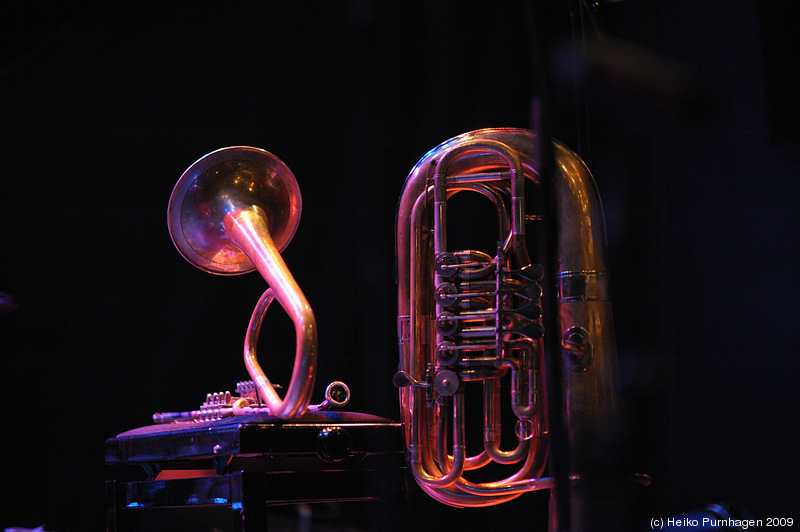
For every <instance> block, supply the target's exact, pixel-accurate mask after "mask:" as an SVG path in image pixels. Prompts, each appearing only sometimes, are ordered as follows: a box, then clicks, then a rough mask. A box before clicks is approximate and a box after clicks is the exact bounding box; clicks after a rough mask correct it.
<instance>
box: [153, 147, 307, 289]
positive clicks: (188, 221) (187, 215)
mask: <svg viewBox="0 0 800 532" xmlns="http://www.w3.org/2000/svg"><path fill="white" fill-rule="evenodd" d="M241 209H245V210H254V211H258V213H259V215H260V216H261V217H263V218H264V219H265V220H266V221H267V227H268V230H269V234H270V235H271V237H272V240H273V241H274V242H275V247H276V248H277V249H278V251H279V252H280V251H283V250H284V249H285V248H286V246H287V245H288V244H289V241H291V239H292V237H293V236H294V233H295V231H296V230H297V225H298V223H299V221H300V213H301V210H302V199H301V197H300V189H299V187H298V185H297V180H296V179H295V177H294V174H293V173H292V171H291V170H289V168H288V167H287V166H286V165H285V164H284V163H283V161H281V160H280V159H278V158H277V157H275V156H274V155H272V154H271V153H269V152H268V151H265V150H261V149H258V148H251V147H248V146H232V147H228V148H222V149H219V150H216V151H213V152H211V153H209V154H207V155H205V156H203V157H201V158H200V159H198V160H197V161H196V162H195V163H194V164H192V165H191V166H190V167H189V168H188V169H187V170H186V171H185V172H184V173H183V175H182V176H181V178H180V179H179V180H178V183H177V184H176V185H175V188H174V189H173V191H172V196H171V197H170V200H169V208H168V223H169V232H170V236H171V237H172V241H173V242H174V243H175V247H177V248H178V251H180V253H181V255H183V257H184V258H185V259H186V260H188V261H189V262H190V263H192V264H194V265H195V266H197V267H198V268H200V269H201V270H205V271H207V272H209V273H214V274H219V275H236V274H242V273H247V272H250V271H253V270H254V269H255V265H254V264H253V262H252V261H251V260H250V258H249V257H248V256H247V254H246V253H245V252H244V251H242V249H241V248H240V246H237V245H236V244H234V243H233V241H232V240H231V238H229V235H227V234H226V233H225V228H224V223H223V221H224V219H225V215H226V214H228V213H231V212H233V211H235V210H241Z"/></svg>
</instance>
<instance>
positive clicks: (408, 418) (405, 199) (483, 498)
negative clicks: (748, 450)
mask: <svg viewBox="0 0 800 532" xmlns="http://www.w3.org/2000/svg"><path fill="white" fill-rule="evenodd" d="M537 145H538V138H537V134H536V133H534V132H532V131H529V130H522V129H510V128H509V129H483V130H478V131H473V132H470V133H466V134H463V135H460V136H458V137H455V138H453V139H451V140H448V141H446V142H444V143H443V144H441V145H439V146H438V147H436V148H434V149H433V150H431V151H430V152H428V153H427V154H426V155H425V156H424V157H423V158H422V159H421V160H420V161H419V162H418V163H417V164H416V166H414V168H413V169H412V170H411V173H410V174H409V176H408V178H407V180H406V182H405V185H404V187H403V191H402V195H401V197H400V201H399V204H398V210H397V242H396V243H397V277H398V279H397V283H398V340H399V350H400V362H399V371H398V372H397V373H396V375H395V377H394V384H395V385H396V386H397V387H398V388H399V395H400V409H401V416H402V421H403V425H404V430H405V440H406V448H405V454H406V458H407V462H408V464H409V469H410V471H411V472H412V473H413V475H414V477H415V479H416V481H417V483H418V484H419V485H420V487H421V488H422V489H423V490H424V491H425V492H426V493H428V494H429V495H431V496H432V497H433V498H435V499H436V500H438V501H440V502H442V503H445V504H447V505H451V506H455V507H482V506H490V505H496V504H500V503H503V502H506V501H509V500H511V499H514V498H516V497H519V496H520V495H521V494H523V493H526V492H529V491H534V490H541V489H551V490H552V489H554V487H555V486H556V478H555V477H554V476H553V475H551V476H547V477H543V476H542V475H543V474H544V471H545V468H546V466H547V464H548V452H550V451H549V449H548V448H549V443H550V442H549V440H551V437H550V436H551V433H550V428H549V419H548V411H552V410H550V408H552V407H553V406H556V407H557V408H561V409H562V410H560V412H563V426H564V428H565V431H566V434H567V437H568V441H569V457H570V460H569V463H570V467H569V472H568V478H569V481H568V482H569V483H570V484H573V483H578V482H580V478H581V475H582V468H583V465H584V464H585V463H586V462H587V461H589V460H591V459H592V458H591V457H592V456H593V453H594V452H596V449H593V448H592V441H595V442H599V441H600V440H597V439H595V438H599V437H603V436H604V434H603V432H604V431H610V430H613V427H614V426H615V423H616V421H617V411H618V388H619V385H618V368H617V360H616V352H615V341H614V333H613V322H612V312H611V303H610V297H609V283H608V271H607V267H606V261H605V256H604V255H605V228H604V221H603V214H602V208H601V205H600V200H599V197H598V194H597V191H596V187H595V183H594V181H593V178H592V176H591V174H590V172H589V170H588V169H587V167H586V166H585V164H584V163H583V161H581V159H580V158H579V157H578V156H577V155H576V154H575V153H573V152H572V151H570V150H569V149H568V148H567V147H565V146H564V145H562V144H560V143H559V142H556V141H554V142H553V144H552V149H553V159H554V162H555V164H554V165H553V168H554V171H553V172H552V174H553V177H552V178H547V177H546V176H545V175H541V174H540V170H539V169H540V168H541V156H540V155H539V154H538V151H539V148H537ZM546 179H550V180H551V181H548V182H545V180H546ZM542 185H547V187H549V189H548V190H549V194H548V196H549V197H546V198H542V197H536V194H537V193H539V195H540V196H541V189H542ZM466 192H470V193H473V194H478V195H479V196H482V197H483V198H485V199H486V200H488V202H489V204H491V205H490V206H491V207H493V209H494V211H495V212H496V217H497V231H498V232H497V246H496V250H490V252H489V253H487V252H485V251H477V250H472V249H461V250H459V249H451V247H450V246H449V242H450V241H452V239H451V238H450V236H451V235H450V234H449V231H453V230H454V228H453V227H448V202H449V201H450V200H451V198H452V197H453V196H454V195H456V194H459V193H466ZM535 200H537V201H535ZM479 201H483V200H479ZM551 202H552V203H551ZM543 204H545V205H548V207H547V208H546V209H543V208H542V205H543ZM537 209H539V210H538V212H537ZM550 213H554V216H555V217H557V220H556V222H557V223H555V224H554V226H553V227H555V230H554V232H553V235H554V238H551V240H554V242H552V243H548V245H549V246H550V247H549V248H547V247H545V246H542V245H541V243H540V242H532V239H531V237H530V236H529V234H528V233H529V232H531V233H534V232H536V231H529V228H532V229H534V230H535V229H537V227H536V225H535V224H541V223H542V222H543V221H547V220H546V217H547V216H551V214H550ZM540 232H541V231H540ZM553 266H554V267H555V269H554V271H548V270H549V269H552V267H553ZM543 297H544V298H545V300H546V299H547V298H548V297H552V301H554V304H553V305H549V306H548V305H543V303H542V301H543ZM543 306H544V308H545V310H544V311H543V310H542V309H543ZM550 307H554V308H555V310H556V315H555V316H545V315H543V312H546V311H547V309H548V308H550ZM548 323H552V326H553V328H552V329H553V330H545V324H548ZM554 338H555V342H556V343H552V344H546V343H545V340H548V342H549V341H552V340H553V339H554ZM546 345H557V346H558V351H559V352H558V353H556V356H555V357H554V358H553V360H557V361H560V362H554V363H558V364H560V366H559V368H557V369H558V370H559V371H558V372H557V373H560V374H561V378H560V383H561V390H563V394H561V395H559V396H557V398H556V399H555V400H553V399H551V398H549V397H548V386H547V383H548V381H547V379H546V378H545V377H546V370H547V369H548V367H549V366H548V362H547V360H546V356H545V354H546ZM561 364H563V365H561ZM506 390H507V391H508V394H505V391H506ZM476 395H477V396H478V398H479V399H478V400H477V401H475V403H479V404H480V405H481V406H480V407H477V406H476V407H475V411H476V412H475V413H476V415H474V416H470V415H468V414H467V406H468V405H470V404H472V403H470V399H472V398H473V397H475V396H476ZM467 397H468V398H469V399H465V398H467ZM562 398H563V399H562ZM549 401H557V402H558V403H560V404H558V405H555V404H550V405H548V402H549ZM548 406H549V407H550V408H548ZM470 412H472V411H470ZM475 418H478V420H479V421H478V423H481V421H480V420H482V423H481V424H482V427H481V428H480V430H479V431H478V430H476V431H475V433H477V434H479V436H478V437H476V440H477V443H474V442H473V443H470V444H469V445H468V444H467V443H465V442H467V441H468V440H467V438H466V434H467V433H468V432H467V430H468V429H467V427H466V423H467V421H468V420H470V419H475ZM504 419H510V420H511V421H512V423H513V431H512V430H511V427H510V426H508V423H506V429H504V427H503V420H504ZM509 440H511V443H509ZM469 441H471V440H469ZM470 446H472V447H470ZM487 476H488V477H490V478H489V479H488V480H487Z"/></svg>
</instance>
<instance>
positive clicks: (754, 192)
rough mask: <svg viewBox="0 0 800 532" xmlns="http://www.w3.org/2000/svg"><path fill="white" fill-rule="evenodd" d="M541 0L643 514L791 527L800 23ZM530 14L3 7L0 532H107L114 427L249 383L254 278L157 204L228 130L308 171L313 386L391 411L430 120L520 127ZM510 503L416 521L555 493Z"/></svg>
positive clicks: (289, 253) (305, 254) (753, 8)
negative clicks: (406, 251) (590, 178)
mask: <svg viewBox="0 0 800 532" xmlns="http://www.w3.org/2000/svg"><path fill="white" fill-rule="evenodd" d="M551 4H552V5H549V6H548V7H547V9H546V10H545V11H546V14H545V18H546V19H547V25H546V27H547V28H548V31H547V35H544V34H543V35H540V37H543V38H544V37H546V40H547V43H549V45H551V46H547V47H546V49H547V50H548V52H551V51H552V54H551V53H548V55H547V57H548V59H549V60H550V61H551V64H552V65H553V67H552V68H551V69H550V72H549V73H550V75H551V77H552V80H551V81H552V85H551V89H552V101H551V111H552V114H553V123H552V126H553V133H554V135H555V136H556V137H558V138H560V139H561V140H563V141H565V142H566V143H567V144H569V145H572V146H573V147H574V148H576V149H579V151H580V152H581V155H582V156H583V157H584V159H585V160H586V161H587V163H588V165H589V167H590V168H592V171H593V173H594V175H595V178H596V179H597V181H598V186H599V189H600V192H601V195H602V197H603V201H604V207H605V211H606V222H607V232H608V240H609V255H610V261H611V271H612V275H613V292H614V304H615V319H616V331H617V339H618V344H619V353H620V363H621V369H622V376H623V385H624V390H623V391H624V392H625V395H626V398H627V401H628V404H629V406H630V412H631V428H632V431H631V441H630V453H631V459H632V462H634V463H637V464H640V465H641V470H642V471H645V472H649V473H650V474H651V475H652V477H653V481H654V483H653V485H652V486H651V487H650V488H648V491H647V492H646V494H645V495H643V496H641V500H640V501H638V502H637V506H636V508H635V510H634V512H633V513H634V514H635V519H639V520H641V523H642V524H643V525H644V524H646V523H647V520H649V518H651V517H662V516H667V515H674V514H678V513H681V512H684V511H688V510H692V509H696V508H701V507H703V506H704V505H705V504H708V503H715V502H723V501H725V502H729V503H731V504H733V505H734V506H735V507H736V508H738V509H741V511H743V512H748V513H749V514H751V515H753V516H754V517H758V518H766V517H793V518H795V519H798V518H800V515H793V514H792V512H793V511H795V510H796V508H797V505H796V501H795V500H794V498H793V494H796V493H797V492H798V489H799V488H800V486H798V481H797V479H798V478H799V477H800V460H798V457H797V452H796V444H795V440H794V438H793V436H794V433H796V432H797V430H796V429H797V414H796V408H797V406H798V404H800V401H798V391H797V389H798V386H797V384H796V380H797V373H798V369H800V362H798V359H799V358H798V357H797V352H796V346H797V345H798V343H799V341H800V335H799V334H798V330H799V329H800V328H798V326H797V317H798V302H797V301H798V297H799V296H800V293H798V283H797V268H798V266H797V265H798V263H799V262H800V244H798V238H797V234H798V228H800V227H799V225H798V214H797V202H798V192H799V191H800V187H799V186H798V177H800V175H799V173H798V158H799V157H798V136H799V133H798V107H799V106H798V103H797V101H796V94H798V93H800V89H799V88H798V87H797V82H796V80H794V77H793V75H792V72H793V71H796V68H797V60H796V53H797V49H798V38H797V36H796V34H797V32H796V30H794V29H792V27H791V23H792V22H793V21H796V20H797V19H796V18H795V17H793V16H792V13H791V11H790V10H787V9H786V6H785V5H782V4H781V3H778V2H764V3H763V5H760V4H757V3H750V2H741V3H723V2H691V1H678V2H674V1H673V2H661V1H635V0H630V1H628V2H619V3H616V2H601V3H600V4H599V6H597V8H596V9H586V10H584V11H583V16H581V12H580V11H579V9H578V7H577V6H578V3H577V2H575V3H573V4H572V8H573V9H572V12H570V9H569V7H570V4H569V3H567V2H552V3H551ZM783 4H786V5H788V4H790V3H789V2H784V3H783ZM590 13H591V17H589V14H590ZM529 16H530V12H529V11H528V10H527V9H525V5H524V4H523V3H521V2H493V3H491V5H489V3H485V5H481V6H477V5H472V4H469V5H464V4H461V3H460V2H452V1H450V2H437V3H435V4H434V3H423V2H414V1H412V2H377V1H371V0H350V1H346V2H345V1H341V2H305V3H303V4H298V3H292V2H278V3H255V2H252V3H251V2H234V3H226V4H225V6H224V7H223V6H222V3H219V4H218V5H213V4H211V3H208V4H204V3H200V4H195V3H173V2H168V3H162V4H159V5H155V4H153V5H146V4H133V3H132V4H130V5H127V6H121V5H120V4H117V3H114V4H106V3H83V4H81V3H76V4H74V5H70V6H66V5H64V6H58V5H51V4H48V5H47V8H46V9H45V8H40V7H38V6H36V5H35V4H28V5H27V7H18V8H16V10H15V11H13V12H12V13H11V14H9V15H8V16H6V17H4V20H3V22H2V26H3V28H2V30H3V31H2V35H3V47H2V54H3V56H2V65H0V83H1V84H2V85H1V87H2V93H0V105H2V115H1V116H0V128H1V129H0V131H2V137H1V138H2V156H3V161H2V164H1V165H0V222H2V225H1V226H0V231H1V232H0V291H4V292H7V293H10V294H13V295H14V296H16V298H17V301H18V303H19V309H18V310H16V311H13V312H5V313H2V314H0V352H1V353H2V358H0V364H2V370H0V374H1V375H2V377H0V379H1V381H0V382H1V383H2V387H1V388H0V390H2V392H0V396H2V417H3V431H2V438H1V440H2V461H3V477H2V478H3V484H4V485H5V486H6V488H7V489H6V490H5V495H4V496H3V500H2V505H0V506H1V507H2V514H0V515H1V516H2V517H1V518H0V526H3V527H7V526H28V527H34V526H37V525H41V524H42V523H46V524H47V525H48V530H50V529H52V530H62V531H69V530H99V529H102V528H103V526H104V486H103V482H104V478H105V474H106V472H105V468H104V465H103V442H104V440H105V439H106V438H108V437H111V436H113V435H115V434H117V433H119V432H122V431H124V430H127V429H130V428H133V427H136V426H140V425H145V424H148V423H149V419H150V416H151V415H152V413H153V412H156V411H164V410H184V409H187V410H188V409H193V408H196V406H197V405H198V404H199V403H201V402H202V400H203V398H204V397H205V394H206V393H207V392H210V391H217V390H224V389H231V388H233V387H234V385H235V383H236V382H237V381H238V380H241V379H243V378H245V377H246V373H245V370H244V366H243V364H242V362H241V344H242V341H243V338H244V331H245V327H246V324H247V320H248V318H249V315H250V312H251V311H252V308H253V305H254V304H255V302H256V300H257V299H258V296H259V295H260V293H261V291H262V290H263V289H264V282H263V279H261V278H260V277H259V276H258V275H257V274H251V275H247V276H237V277H217V276H211V275H208V274H206V273H204V272H202V271H200V270H197V269H195V268H194V267H192V266H190V265H189V264H188V263H187V262H185V261H184V260H183V259H182V258H181V257H180V255H179V254H178V253H177V251H176V250H175V249H174V247H173V245H172V243H171V241H170V237H169V234H168V232H167V228H166V204H167V200H168V198H169V195H170V192H171V190H172V187H173V186H174V184H175V182H176V181H177V179H178V177H179V176H180V175H181V174H182V172H183V171H184V170H185V169H186V168H187V167H188V166H189V165H190V164H191V163H192V162H194V161H195V160H196V159H197V158H199V157H200V156H201V155H203V154H205V153H207V152H209V151H212V150H214V149H216V148H220V147H223V146H228V145H253V146H257V147H262V148H265V149H267V150H269V151H271V152H272V153H274V154H276V155H277V156H278V157H280V158H281V159H282V160H283V161H284V162H286V164H287V165H288V166H289V167H290V168H291V169H292V171H293V172H294V173H295V175H296V176H297V178H298V181H299V183H300V188H301V191H302V194H303V202H304V205H303V216H302V219H301V222H300V227H299V229H298V232H297V234H296V236H295V239H294V240H293V241H292V243H291V244H290V245H289V247H288V248H287V250H286V251H285V253H284V258H285V260H286V262H287V263H288V264H289V266H290V268H291V269H292V271H293V273H294V275H295V277H296V278H297V280H298V282H299V284H300V286H301V287H303V290H304V292H305V293H306V295H307V297H308V299H309V301H310V302H311V304H312V306H313V307H314V310H315V313H316V316H317V320H318V323H319V334H320V337H319V339H320V364H319V372H318V380H317V387H316V397H315V400H317V401H318V400H320V396H321V394H322V390H324V386H325V384H326V383H327V382H330V381H331V380H334V379H341V380H344V381H346V382H347V383H348V384H349V385H350V387H351V390H352V392H353V399H352V402H351V405H350V406H351V408H352V409H353V410H357V411H365V412H369V413H373V414H378V415H383V416H386V417H389V418H393V419H397V418H398V412H397V398H396V395H397V394H396V391H395V389H394V387H393V386H392V384H391V379H392V375H393V373H394V372H395V371H396V367H397V354H396V332H395V321H396V311H395V307H396V293H395V284H394V261H395V256H394V233H395V230H394V223H395V220H394V216H395V208H396V204H397V199H398V197H399V194H400V190H401V187H402V184H403V182H404V180H405V176H406V175H407V173H408V171H409V170H410V168H411V167H412V166H413V165H414V164H415V163H416V161H417V160H418V159H419V158H420V157H422V155H423V154H424V153H425V152H426V151H428V150H429V149H431V148H432V147H434V146H436V145H437V144H439V143H440V142H442V141H444V140H446V139H448V138H450V137H452V136H455V135H457V134H460V133H462V132H465V131H469V130H472V129H477V128H481V127H489V126H512V127H528V125H529V123H530V119H529V116H530V113H529V109H530V99H531V96H532V94H533V93H534V91H535V89H534V88H535V87H536V82H537V80H539V79H541V78H539V77H537V76H541V73H537V72H535V71H534V68H533V66H532V65H533V62H532V60H531V57H532V52H531V32H530V27H531V24H530V18H529ZM598 33H601V34H602V35H604V36H605V37H606V40H605V41H603V42H602V43H598V42H597V41H596V36H597V35H598ZM614 43H616V44H614ZM612 44H614V45H613V46H611V45H612ZM573 46H574V47H576V49H577V51H578V52H581V51H582V50H584V51H586V52H587V54H588V58H589V59H588V61H587V63H586V64H584V65H583V66H584V68H582V69H580V73H581V74H582V76H579V77H572V76H571V74H570V73H571V71H570V69H569V66H568V65H569V63H568V61H567V60H566V59H568V58H569V57H570V51H571V50H572V47H573ZM576 79H579V80H580V82H578V83H577V84H576V83H574V81H575V80H576ZM576 89H577V90H576ZM281 319H282V318H280V317H278V318H276V324H275V325H274V326H273V325H270V326H269V328H268V330H267V332H265V333H264V336H266V337H267V338H269V340H270V344H271V347H269V348H265V350H266V351H264V354H263V355H262V359H263V360H268V362H265V363H264V365H265V366H266V367H267V373H268V374H269V375H270V376H271V378H272V379H273V380H275V381H281V379H282V378H283V379H284V380H285V379H287V378H288V375H289V372H290V370H291V368H290V367H289V361H290V359H291V355H290V354H289V353H290V352H291V350H292V347H291V346H292V343H293V338H286V336H288V335H289V334H290V333H291V329H288V330H287V329H286V328H285V327H282V326H281V325H282V324H281ZM283 325H285V324H283ZM284 359H285V360H284ZM273 375H274V377H273ZM522 500H523V502H522V503H520V504H516V503H515V505H513V506H510V507H509V508H508V509H506V510H503V511H502V512H496V511H494V512H495V513H492V512H493V511H492V510H477V511H472V510H463V511H451V510H449V509H445V508H444V507H442V506H440V505H438V504H436V503H420V506H419V507H418V508H416V510H415V511H414V512H413V517H414V519H416V520H418V523H431V524H435V525H440V524H441V522H443V521H444V522H447V523H455V522H456V521H457V520H459V519H461V520H466V521H467V522H475V521H474V520H476V519H484V518H494V517H493V516H496V515H502V521H501V522H500V524H499V525H498V524H496V525H495V526H499V527H500V528H502V527H503V526H508V527H510V528H513V529H528V528H541V527H543V526H544V523H543V522H542V519H541V516H540V514H541V512H538V511H537V512H534V511H533V510H532V509H531V508H532V506H536V507H538V508H543V507H544V506H545V505H546V496H544V495H543V494H537V495H531V496H528V497H527V498H526V497H523V498H522ZM637 522H638V521H637ZM415 527H417V526H416V525H415ZM417 528H418V527H417Z"/></svg>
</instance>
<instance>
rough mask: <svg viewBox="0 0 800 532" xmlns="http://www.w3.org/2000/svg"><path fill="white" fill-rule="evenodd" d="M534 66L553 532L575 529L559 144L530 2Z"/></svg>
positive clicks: (539, 25)
mask: <svg viewBox="0 0 800 532" xmlns="http://www.w3.org/2000/svg"><path fill="white" fill-rule="evenodd" d="M526 8H527V16H528V21H529V34H530V46H531V55H532V63H533V69H534V72H533V74H534V83H535V87H534V94H533V97H532V100H531V129H532V130H533V131H535V132H536V143H537V146H535V149H536V153H537V155H538V162H539V168H538V169H537V170H538V171H539V175H540V176H541V194H540V196H539V199H538V202H539V205H538V208H539V209H540V210H539V212H541V213H542V214H543V216H542V227H541V230H540V231H538V235H539V238H537V242H538V249H539V251H538V253H537V257H538V260H539V261H541V262H542V263H543V264H542V265H543V266H544V271H545V279H546V281H545V283H544V286H543V295H542V307H543V313H542V315H543V322H544V323H543V324H544V327H545V331H546V332H545V336H544V350H545V371H546V386H547V416H548V425H549V429H548V430H549V433H550V434H549V447H550V450H549V466H550V475H551V476H552V477H553V478H554V479H555V487H554V488H553V492H552V504H551V515H550V525H551V531H552V532H566V531H568V530H570V491H571V490H570V485H569V470H570V457H569V455H570V449H569V437H568V435H567V430H566V423H565V419H564V418H565V415H564V391H563V384H562V376H561V373H562V366H561V356H560V353H561V337H560V334H559V317H558V304H557V301H556V294H555V275H554V274H555V272H556V269H557V266H558V263H557V257H556V250H557V249H558V246H557V243H558V231H559V219H558V212H557V208H556V205H557V202H556V201H554V195H555V187H554V186H553V177H554V171H555V164H554V154H553V142H552V134H551V129H550V120H551V118H550V115H549V110H550V90H549V87H550V79H549V77H550V75H551V70H550V65H549V53H550V34H549V25H548V24H547V20H546V13H545V10H544V9H543V8H542V7H541V3H539V2H535V1H531V0H528V1H527V2H526Z"/></svg>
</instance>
